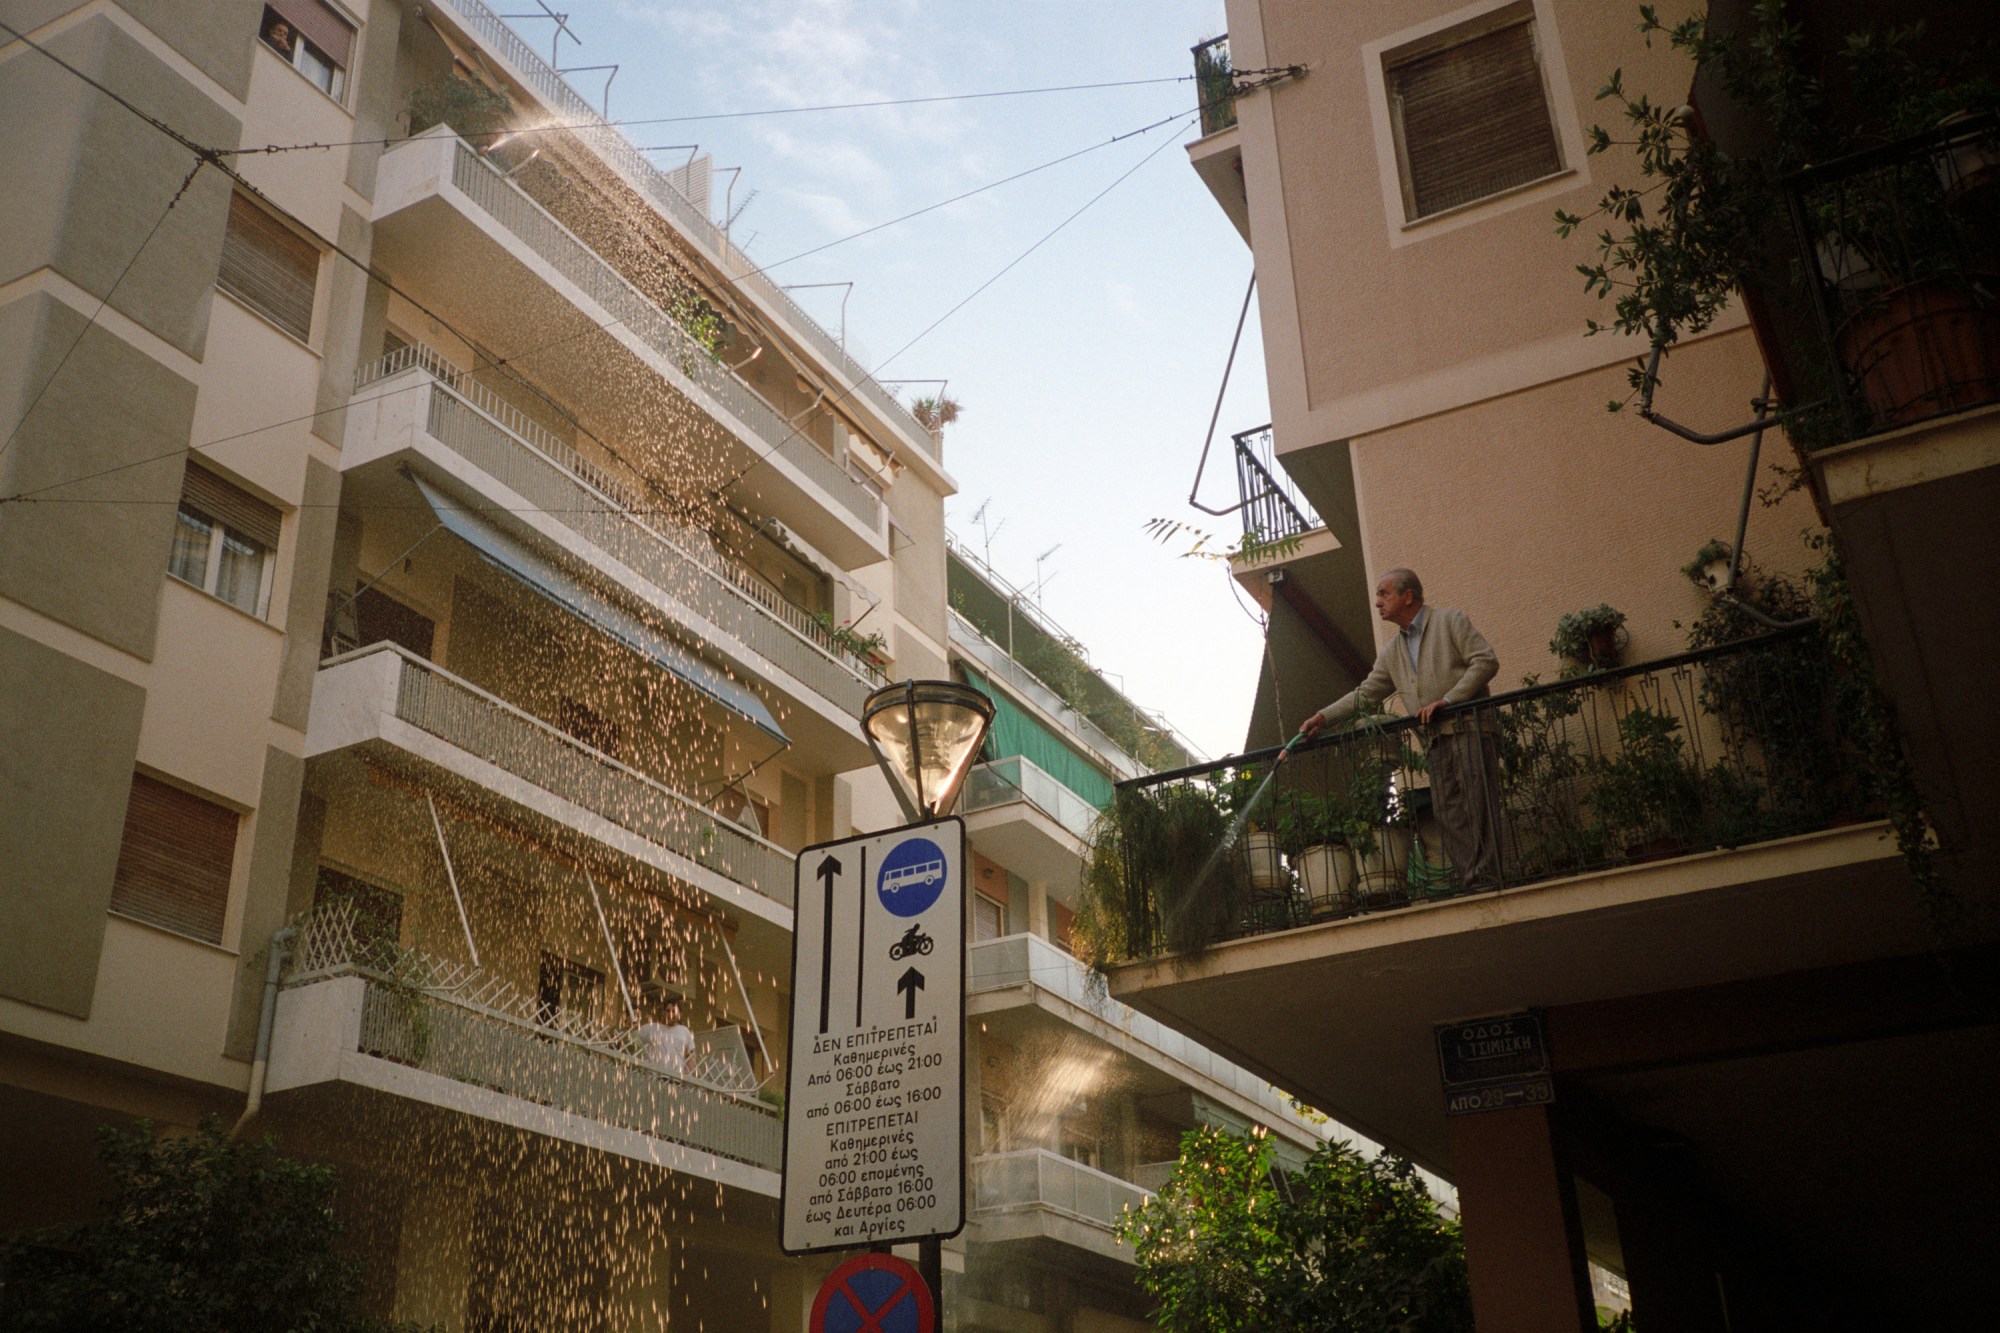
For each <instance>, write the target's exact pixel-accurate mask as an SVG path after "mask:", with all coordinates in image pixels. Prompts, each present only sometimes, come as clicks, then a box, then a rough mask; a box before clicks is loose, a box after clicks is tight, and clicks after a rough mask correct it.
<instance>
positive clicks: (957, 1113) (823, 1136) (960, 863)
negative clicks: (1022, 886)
mask: <svg viewBox="0 0 2000 1333" xmlns="http://www.w3.org/2000/svg"><path fill="white" fill-rule="evenodd" d="M965 859H966V853H965V825H964V823H963V822H962V821H960V820H958V819H940V820H936V821H933V822H931V823H928V824H912V825H910V826H909V827H907V828H899V829H895V830H892V831H891V832H888V833H876V834H869V835H866V836H863V837H858V838H847V839H843V840H842V841H840V842H830V843H823V844H821V845H820V846H817V847H808V848H807V849H806V850H805V851H803V852H801V853H800V854H799V859H798V870H797V881H796V883H797V896H796V902H797V910H796V913H795V916H794V922H795V924H794V928H793V931H792V1026H791V1053H790V1057H789V1058H788V1059H787V1060H786V1072H785V1078H786V1085H785V1109H786V1115H785V1168H784V1200H783V1206H782V1208H781V1210H780V1211H781V1214H782V1222H781V1225H780V1236H779V1244H780V1246H781V1247H782V1248H783V1249H784V1250H785V1251H786V1252H787V1253H790V1254H804V1253H809V1252H811V1251H815V1250H831V1249H845V1248H848V1247H851V1246H857V1245H864V1244H868V1243H871V1242H879V1241H913V1240H918V1239H921V1238H924V1237H930V1236H953V1235H956V1234H957V1233H958V1232H959V1230H960V1229H961V1228H962V1227H963V1226H964V1225H965ZM885 1327H886V1326H885Z"/></svg>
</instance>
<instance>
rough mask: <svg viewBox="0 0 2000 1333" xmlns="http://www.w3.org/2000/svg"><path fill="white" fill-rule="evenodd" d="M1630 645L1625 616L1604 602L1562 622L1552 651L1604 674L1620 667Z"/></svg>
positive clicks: (1573, 612)
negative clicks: (1626, 645)
mask: <svg viewBox="0 0 2000 1333" xmlns="http://www.w3.org/2000/svg"><path fill="white" fill-rule="evenodd" d="M1626 642H1627V636H1626V634H1625V613H1624V612H1623V611H1620V610H1618V609H1617V608H1616V607H1614V606H1611V605H1609V604H1608V603H1602V602H1600V603H1599V604H1598V605H1596V606H1593V607H1588V608H1586V609H1584V610H1582V611H1571V612H1569V613H1568V614H1567V615H1565V616H1563V618H1562V619H1560V620H1558V621H1557V622H1556V634H1555V637H1554V638H1553V639H1550V640H1549V651H1550V652H1552V653H1554V654H1555V655H1556V656H1557V657H1560V658H1563V659H1564V660H1566V661H1569V662H1574V663H1576V664H1577V665H1578V666H1585V667H1592V668H1595V669H1596V670H1599V671H1603V670H1606V669H1608V668H1610V667H1615V666H1617V665H1618V658H1619V655H1620V654H1621V653H1623V652H1624V650H1625V644H1626Z"/></svg>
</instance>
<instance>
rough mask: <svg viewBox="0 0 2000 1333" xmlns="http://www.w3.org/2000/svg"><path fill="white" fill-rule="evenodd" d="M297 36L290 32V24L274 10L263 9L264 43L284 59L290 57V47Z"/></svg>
mask: <svg viewBox="0 0 2000 1333" xmlns="http://www.w3.org/2000/svg"><path fill="white" fill-rule="evenodd" d="M297 40H298V39H297V38H296V37H295V36H293V34H292V25H291V24H290V23H287V22H286V21H285V20H284V19H283V18H281V17H280V16H279V15H278V14H277V12H276V11H274V10H269V9H267V10H265V11H264V45H266V46H268V47H270V48H271V49H272V50H273V51H276V52H277V53H278V54H279V55H281V56H283V57H284V58H285V59H287V60H290V59H291V58H292V47H293V46H294V45H295V44H296V42H297Z"/></svg>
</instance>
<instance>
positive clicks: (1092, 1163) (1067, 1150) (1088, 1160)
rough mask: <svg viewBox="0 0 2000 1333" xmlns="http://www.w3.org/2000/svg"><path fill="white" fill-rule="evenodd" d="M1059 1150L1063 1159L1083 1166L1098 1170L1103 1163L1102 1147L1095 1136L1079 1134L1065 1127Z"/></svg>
mask: <svg viewBox="0 0 2000 1333" xmlns="http://www.w3.org/2000/svg"><path fill="white" fill-rule="evenodd" d="M1059 1150H1060V1151H1061V1153H1062V1155H1063V1156H1064V1157H1067V1158H1069V1160H1070V1161H1072V1162H1077V1163H1080V1164H1081V1165H1083V1166H1087V1167H1090V1168H1092V1169H1093V1170H1096V1169H1100V1168H1101V1166H1102V1161H1103V1145H1102V1143H1101V1142H1100V1141H1099V1140H1098V1138H1097V1137H1096V1136H1095V1135H1092V1134H1083V1133H1079V1132H1078V1131H1076V1130H1073V1129H1070V1128H1069V1127H1067V1126H1065V1127H1064V1128H1063V1131H1062V1139H1061V1142H1060V1144H1059Z"/></svg>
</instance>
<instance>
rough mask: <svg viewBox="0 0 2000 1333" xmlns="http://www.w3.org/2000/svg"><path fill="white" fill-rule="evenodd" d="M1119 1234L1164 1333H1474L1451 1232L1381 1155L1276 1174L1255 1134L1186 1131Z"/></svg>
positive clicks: (1406, 1174)
mask: <svg viewBox="0 0 2000 1333" xmlns="http://www.w3.org/2000/svg"><path fill="white" fill-rule="evenodd" d="M1119 1236H1120V1238H1121V1239H1123V1240H1124V1241H1125V1242H1126V1243H1127V1244H1129V1245H1131V1247H1132V1250H1133V1255H1134V1258H1135V1260H1136V1261H1137V1265H1138V1280H1139V1285H1140V1287H1141V1288H1142V1289H1144V1290H1145V1292H1146V1293H1147V1294H1148V1295H1149V1296H1151V1297H1152V1298H1153V1300H1154V1301H1155V1303H1156V1309H1155V1313H1154V1319H1155V1321H1156V1322H1157V1324H1158V1326H1159V1327H1160V1328H1161V1329H1163V1330H1165V1333H1251V1331H1252V1330H1255V1333H1306V1331H1307V1330H1311V1331H1312V1333H1388V1330H1400V1331H1402V1333H1471V1329H1472V1302H1471V1289H1470V1286H1469V1284H1468V1281H1467V1277H1466V1270H1465V1252H1464V1246H1463V1243H1462V1241H1461V1240H1460V1237H1459V1228H1458V1224H1457V1223H1456V1222H1454V1221H1451V1220H1449V1219H1447V1218H1445V1217H1443V1216H1441V1215H1440V1214H1439V1212H1438V1210H1437V1205H1436V1203H1435V1202H1433V1201H1432V1199H1431V1197H1430V1195H1429V1194H1428V1193H1427V1192H1426V1191H1425V1189H1424V1187H1423V1184H1422V1182H1421V1181H1420V1180H1419V1179H1418V1178H1417V1175H1416V1172H1415V1171H1414V1170H1413V1169H1412V1168H1411V1167H1410V1165H1409V1163H1407V1162H1404V1161H1401V1160H1399V1159H1396V1158H1392V1157H1389V1156H1387V1155H1386V1154H1385V1155H1383V1156H1380V1157H1377V1158H1374V1159H1373V1160H1370V1159H1367V1158H1364V1157H1363V1156H1362V1155H1361V1154H1360V1153H1358V1152H1356V1151H1355V1150H1354V1149H1352V1148H1350V1147H1349V1146H1348V1145H1346V1144H1345V1143H1328V1144H1325V1145H1324V1146H1322V1147H1321V1148H1320V1149H1319V1150H1318V1151H1316V1152H1315V1153H1314V1154H1313V1155H1312V1157H1311V1158H1310V1159H1308V1161H1307V1163H1306V1166H1305V1169H1304V1170H1303V1171H1300V1172H1298V1173H1297V1174H1295V1175H1289V1176H1277V1175H1274V1173H1273V1170H1272V1149H1271V1142H1270V1139H1269V1137H1268V1136H1267V1135H1266V1134H1265V1132H1264V1131H1263V1130H1261V1129H1258V1130H1253V1131H1252V1133H1251V1134H1250V1136H1248V1137H1238V1136H1236V1135H1233V1134H1229V1133H1226V1132H1224V1131H1222V1130H1218V1129H1213V1128H1204V1129H1198V1130H1194V1131H1192V1132H1190V1133H1189V1134H1187V1135H1186V1136H1184V1137H1183V1138H1182V1140H1181V1155H1180V1161H1179V1162H1178V1164H1177V1165H1176V1166H1175V1168H1174V1173H1173V1176H1172V1178H1171V1179H1169V1180H1168V1182H1167V1184H1166V1186H1165V1187H1164V1188H1163V1189H1161V1190H1160V1192H1159V1193H1158V1194H1156V1195H1154V1196H1153V1198H1151V1199H1149V1200H1148V1201H1147V1202H1146V1203H1145V1204H1144V1205H1143V1206H1142V1207H1140V1208H1139V1209H1138V1210H1137V1211H1135V1212H1132V1213H1129V1214H1127V1216H1126V1217H1125V1218H1124V1220H1123V1221H1122V1222H1121V1223H1120V1225H1119Z"/></svg>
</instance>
